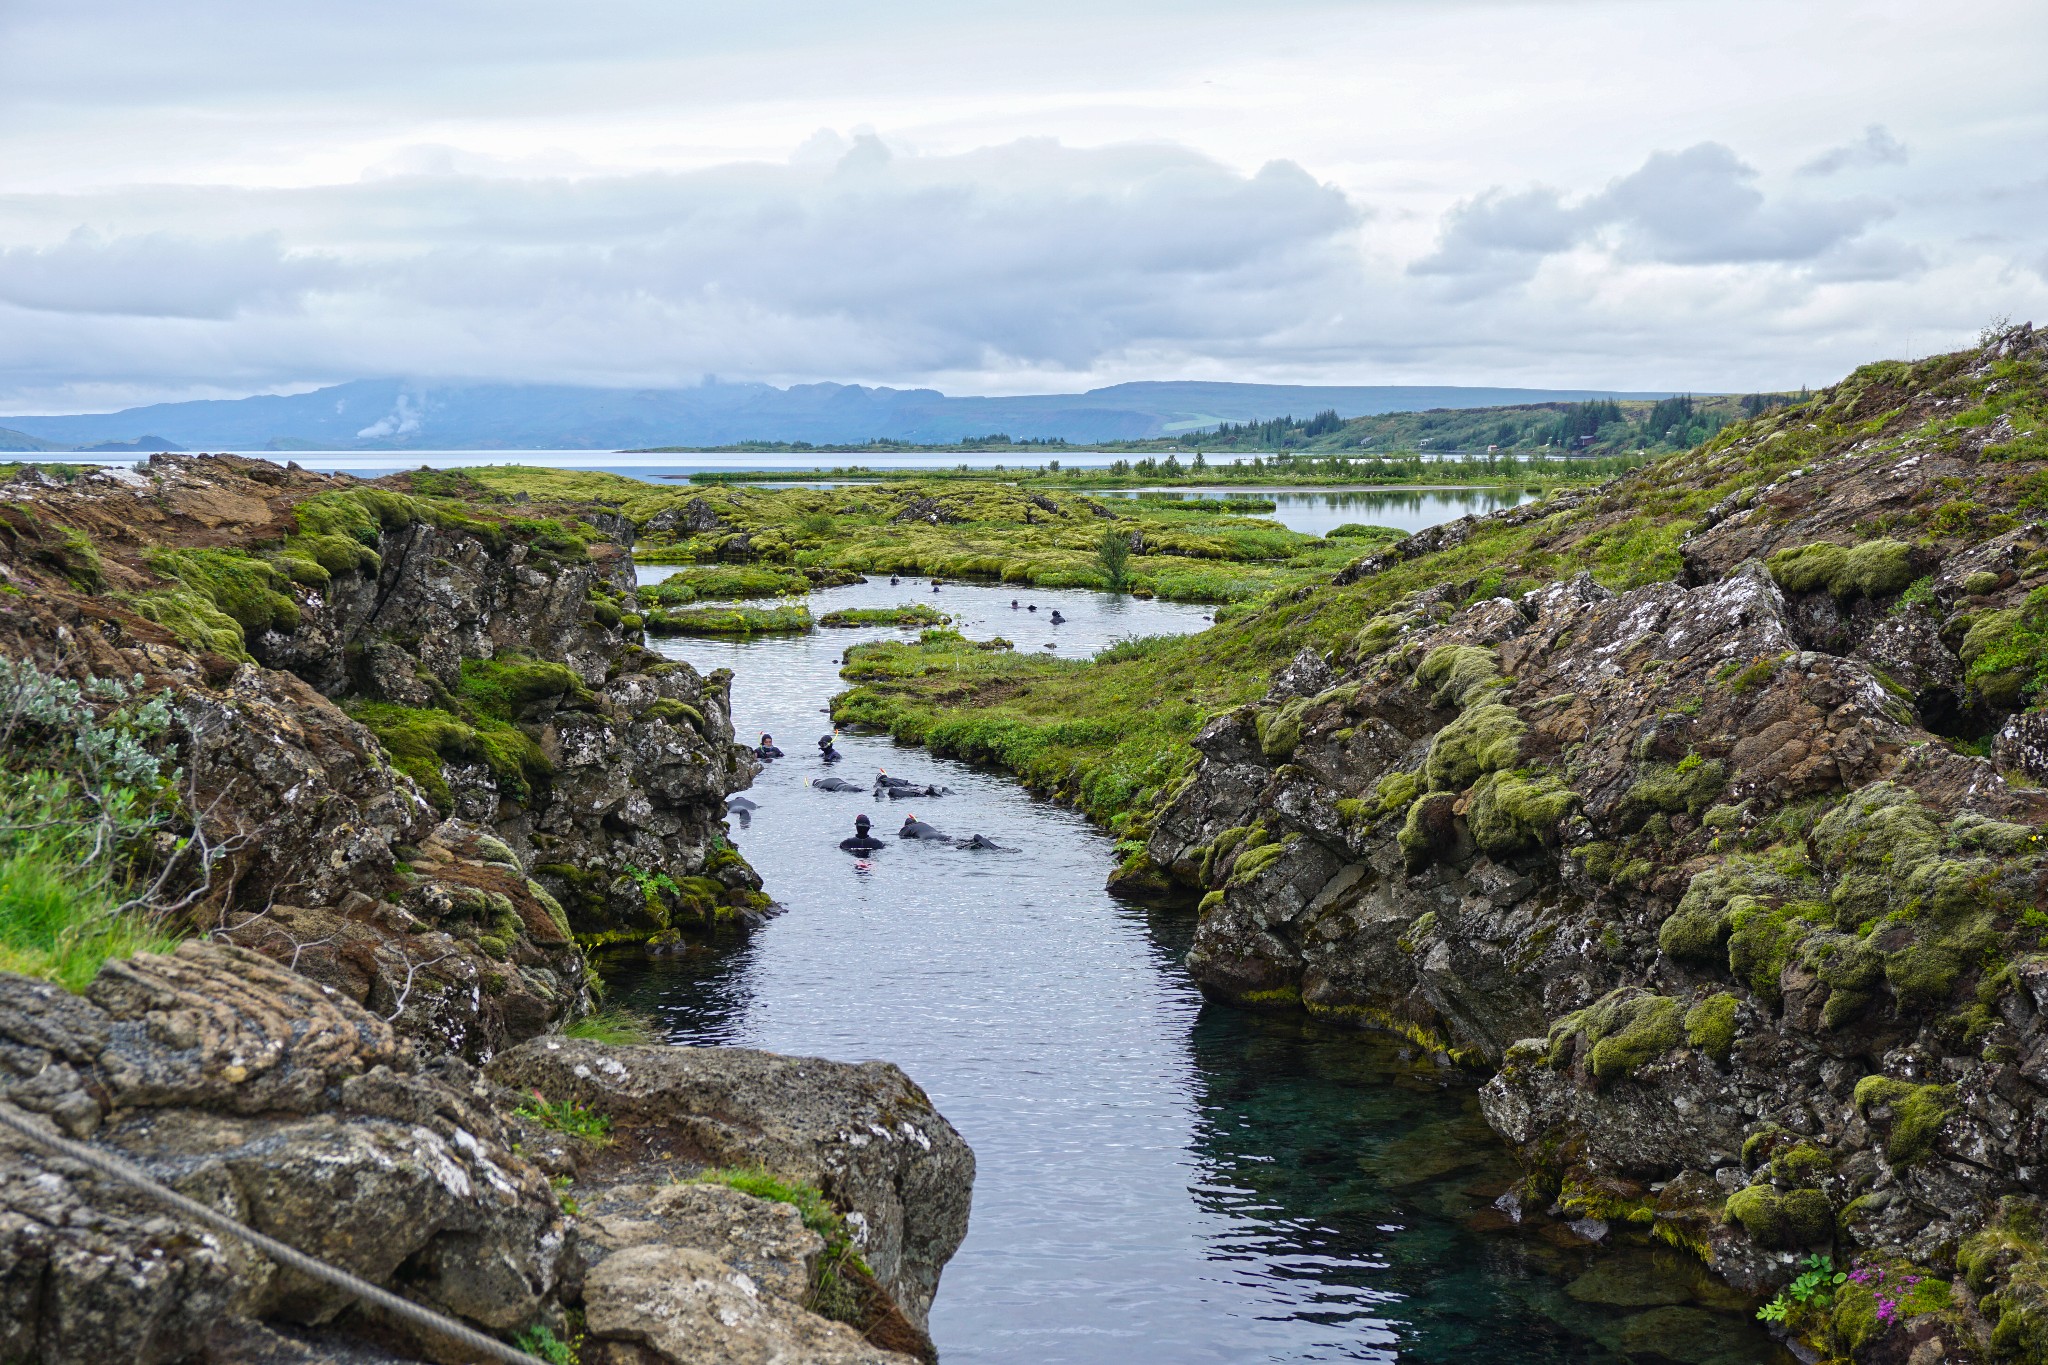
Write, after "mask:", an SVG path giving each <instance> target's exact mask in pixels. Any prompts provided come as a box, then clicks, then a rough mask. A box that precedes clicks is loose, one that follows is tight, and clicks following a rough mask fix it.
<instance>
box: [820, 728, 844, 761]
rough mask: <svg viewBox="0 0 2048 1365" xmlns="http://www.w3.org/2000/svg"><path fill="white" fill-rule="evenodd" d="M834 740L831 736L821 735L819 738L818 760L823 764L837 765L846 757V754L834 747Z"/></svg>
mask: <svg viewBox="0 0 2048 1365" xmlns="http://www.w3.org/2000/svg"><path fill="white" fill-rule="evenodd" d="M833 738H834V737H833V736H831V735H820V736H819V737H818V758H819V760H820V761H821V762H824V763H837V762H838V761H839V760H840V759H842V758H845V757H846V755H845V754H842V753H840V752H839V751H838V750H837V749H835V748H833V747H832V740H833Z"/></svg>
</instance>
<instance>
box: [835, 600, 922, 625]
mask: <svg viewBox="0 0 2048 1365" xmlns="http://www.w3.org/2000/svg"><path fill="white" fill-rule="evenodd" d="M951 619H952V618H950V617H948V616H947V615H945V614H944V613H943V612H941V611H939V610H937V609H936V608H933V607H928V606H926V605H925V604H924V603H922V602H911V603H907V604H905V605H903V606H900V607H847V608H844V609H843V610H840V611H828V612H826V613H825V614H824V615H823V616H821V617H819V618H818V624H819V625H821V626H834V627H851V626H942V625H944V624H946V622H947V621H949V620H951Z"/></svg>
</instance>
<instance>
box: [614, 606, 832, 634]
mask: <svg viewBox="0 0 2048 1365" xmlns="http://www.w3.org/2000/svg"><path fill="white" fill-rule="evenodd" d="M810 628H811V613H810V610H809V609H808V608H806V607H684V608H682V609H680V610H677V611H660V610H656V611H650V612H648V613H647V615H646V630H647V633H648V634H650V635H800V634H802V633H803V632H805V631H808V630H809V629H810Z"/></svg>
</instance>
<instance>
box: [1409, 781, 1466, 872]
mask: <svg viewBox="0 0 2048 1365" xmlns="http://www.w3.org/2000/svg"><path fill="white" fill-rule="evenodd" d="M1457 804H1458V802H1457V798H1456V797H1455V796H1453V795H1452V794H1451V793H1449V792H1432V793H1430V794H1428V795H1426V796H1420V797H1417V798H1416V799H1415V801H1414V803H1413V804H1412V805H1410V806H1409V807H1408V814H1407V816H1406V818H1404V819H1403V820H1402V822H1401V831H1400V833H1399V834H1398V835H1396V836H1395V838H1396V841H1397V842H1398V843H1399V844H1400V845H1401V851H1402V852H1403V853H1405V854H1407V855H1408V862H1409V864H1410V865H1411V866H1419V865H1421V864H1423V863H1426V862H1428V861H1429V860H1430V859H1432V858H1434V857H1437V856H1439V855H1442V854H1448V853H1451V852H1453V851H1454V850H1455V849H1456V848H1457V845H1458V833H1457V818H1458V817H1457V814H1456V811H1455V807H1456V806H1457Z"/></svg>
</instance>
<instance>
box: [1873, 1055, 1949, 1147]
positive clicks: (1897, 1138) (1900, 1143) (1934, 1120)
mask: <svg viewBox="0 0 2048 1365" xmlns="http://www.w3.org/2000/svg"><path fill="white" fill-rule="evenodd" d="M1855 1101H1856V1108H1857V1110H1858V1111H1859V1112H1861V1113H1863V1114H1865V1115H1866V1116H1867V1117H1871V1118H1873V1119H1874V1120H1875V1121H1877V1122H1878V1123H1879V1124H1880V1125H1881V1126H1883V1127H1885V1129H1886V1131H1885V1139H1884V1153H1885V1156H1886V1158H1887V1159H1889V1160H1890V1161H1891V1163H1892V1164H1893V1165H1894V1166H1910V1165H1912V1164H1913V1163H1915V1162H1918V1161H1924V1160H1926V1159H1927V1158H1928V1157H1929V1156H1931V1155H1933V1153H1934V1144H1935V1140H1936V1139H1937V1138H1939V1137H1940V1136H1941V1126H1942V1124H1944V1123H1946V1122H1947V1121H1948V1117H1949V1115H1950V1114H1952V1113H1954V1112H1955V1091H1954V1090H1952V1089H1951V1088H1950V1087H1948V1086H1945V1085H1915V1084H1914V1083H1913V1082H1911V1081H1901V1080H1894V1079H1893V1078H1891V1077H1889V1076H1865V1077H1864V1078H1863V1079H1862V1080H1860V1081H1858V1082H1856V1094H1855ZM1874 1111H1883V1112H1874ZM1886 1114H1888V1115H1889V1118H1888V1119H1887V1118H1886V1117H1885V1115H1886Z"/></svg>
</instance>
